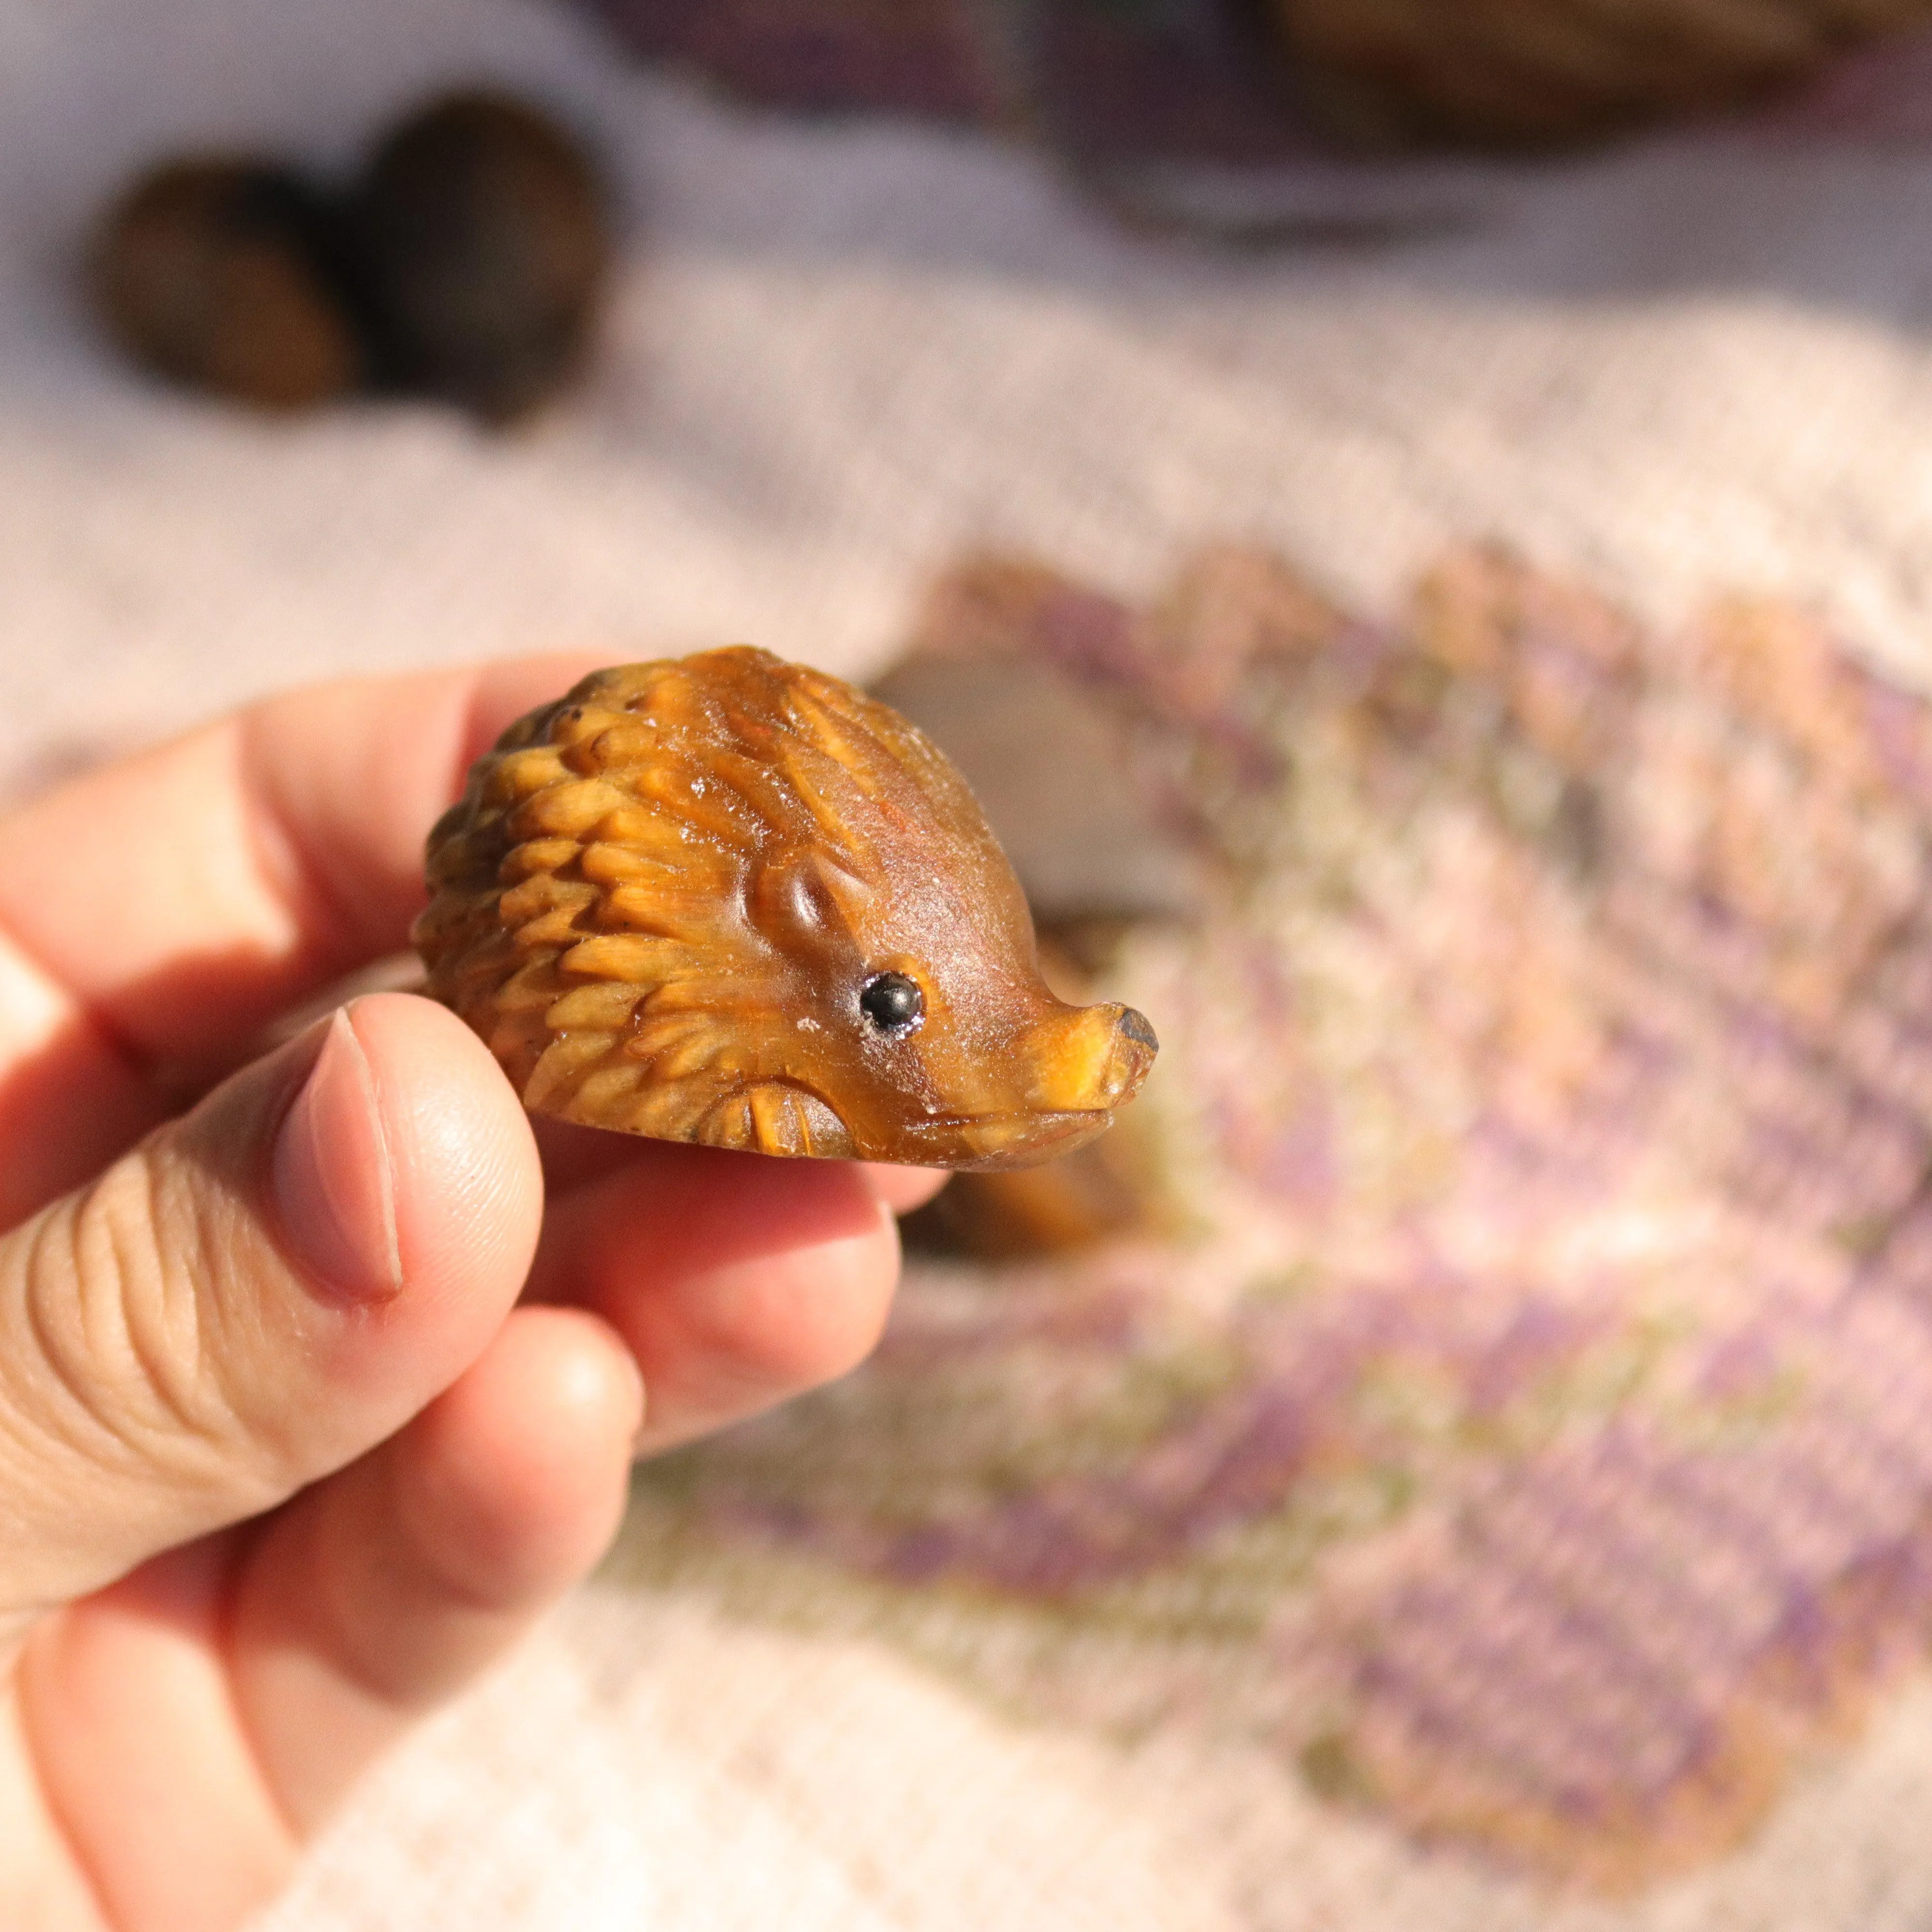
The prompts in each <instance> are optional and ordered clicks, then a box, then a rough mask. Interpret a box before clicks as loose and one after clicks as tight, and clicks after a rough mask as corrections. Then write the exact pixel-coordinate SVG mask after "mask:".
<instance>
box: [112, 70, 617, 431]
mask: <svg viewBox="0 0 1932 1932" xmlns="http://www.w3.org/2000/svg"><path fill="white" fill-rule="evenodd" d="M610 248H611V244H610V232H609V209H608V196H607V190H605V187H604V184H603V183H602V181H601V179H600V178H599V175H598V169H597V168H596V166H595V163H593V162H592V160H591V158H590V157H589V154H588V153H587V152H586V150H585V148H583V145H581V144H580V142H578V141H577V139H574V137H573V136H571V134H569V133H567V132H566V131H565V130H564V129H563V128H562V127H559V125H558V124H556V122H555V121H553V120H551V119H550V118H548V117H547V116H546V115H544V114H543V113H541V111H540V110H538V109H537V108H535V107H532V106H530V105H529V104H527V103H526V102H523V101H519V100H517V99H515V98H513V97H512V96H511V95H506V94H500V93H498V94H492V93H487V92H466V93H458V94H453V95H447V96H444V97H441V98H437V100H435V101H431V103H430V104H428V105H427V106H425V107H422V108H419V109H418V110H416V111H415V112H414V113H411V114H410V115H408V116H407V118H405V119H404V121H401V123H400V124H398V125H397V126H396V127H395V128H394V129H393V130H392V131H391V132H390V133H389V134H388V136H386V138H385V139H383V141H382V142H381V143H380V146H379V147H378V148H377V151H376V153H375V154H374V157H373V158H372V160H371V161H370V163H369V164H368V167H367V169H365V171H364V172H363V173H362V175H361V176H360V177H359V178H358V179H356V181H353V182H352V183H351V184H350V185H349V186H348V187H346V188H342V189H338V188H336V187H334V186H332V185H331V184H329V183H327V182H325V181H321V180H319V179H312V178H309V177H308V176H307V175H304V174H302V172H299V170H298V169H296V168H295V167H293V166H290V165H287V164H285V163H282V162H280V161H276V160H266V159H248V160H224V159H220V158H199V157H189V158H187V159H184V160H172V161H163V162H162V163H159V164H158V165H157V166H155V167H154V169H151V170H150V171H149V172H148V173H146V174H145V175H142V177H141V178H140V179H139V181H136V183H135V184H134V185H133V187H131V188H130V189H128V190H127V191H126V193H124V195H123V196H121V199H119V200H118V202H116V203H115V205H114V206H113V208H112V209H110V211H109V213H108V214H107V217H106V218H105V220H104V222H103V223H102V224H101V231H100V233H99V236H98V239H97V241H96V243H95V248H94V251H93V256H92V278H91V279H92V289H93V293H94V295H95V299H96V301H97V302H98V305H99V306H100V308H101V312H102V314H103V316H104V319H105V320H106V321H107V326H108V328H109V329H110V333H111V334H112V335H113V338H114V339H115V341H116V342H118V344H119V345H120V346H121V348H122V349H123V350H124V351H125V352H126V353H127V354H128V355H129V356H131V357H132V358H133V360H134V361H136V362H138V363H139V364H140V365H142V367H143V368H146V369H148V370H150V371H152V372H153V373H154V374H156V375H158V376H161V377H165V378H166V379H167V380H169V381H171V382H174V383H180V384H181V385H183V386H185V387H187V388H190V389H202V390H205V391H206V392H208V393H209V394H211V395H219V396H223V397H226V398H228V399H229V400H230V401H236V402H240V403H246V404H254V405H255V406H256V407H260V408H263V409H269V410H299V409H306V408H312V407H315V406H316V405H317V404H322V403H326V402H331V401H336V400H338V399H340V398H342V397H344V396H345V395H348V394H350V393H351V392H353V390H355V389H359V388H365V387H373V388H374V389H377V390H380V391H382V392H386V393H389V394H393V395H415V396H423V397H431V398H439V399H441V400H443V401H449V402H452V403H455V404H459V405H460V407H463V408H464V409H466V410H469V411H470V412H471V413H472V414H473V415H474V416H476V417H478V419H480V420H481V421H483V422H488V423H494V424H503V423H508V422H512V421H514V420H515V419H517V418H519V417H521V416H526V415H528V414H529V413H530V412H531V411H532V410H535V409H536V408H538V407H540V406H541V404H544V403H545V402H547V401H549V400H550V398H552V397H553V396H554V395H556V394H557V393H558V392H559V391H561V390H562V389H564V388H565V386H567V385H568V383H570V382H571V380H572V379H573V378H574V377H575V376H576V375H577V374H578V372H579V371H580V368H581V367H582V365H583V361H584V359H585V357H586V354H587V353H588V352H589V345H590V341H591V338H592V332H593V331H594V329H595V324H596V318H597V314H598V305H599V301H600V298H601V295H602V293H603V290H604V283H605V281H606V278H607V272H608V269H609V266H610Z"/></svg>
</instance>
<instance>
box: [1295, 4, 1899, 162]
mask: <svg viewBox="0 0 1932 1932" xmlns="http://www.w3.org/2000/svg"><path fill="white" fill-rule="evenodd" d="M1262 5H1263V6H1264V7H1265V9H1266V11H1267V13H1268V18H1269V20H1270V22H1271V25H1272V26H1273V27H1274V29H1275V31H1276V32H1277V34H1278V35H1279V44H1280V49H1281V52H1282V53H1283V56H1284V57H1285V58H1286V61H1287V62H1288V65H1289V70H1290V71H1291V72H1292V74H1294V76H1295V78H1296V80H1298V83H1299V84H1300V88H1301V98H1303V99H1304V101H1306V102H1307V105H1308V107H1309V109H1310V112H1311V113H1313V115H1315V116H1316V118H1317V119H1318V120H1319V121H1320V122H1321V124H1322V125H1323V126H1324V127H1328V128H1330V129H1332V130H1334V132H1335V133H1337V134H1338V135H1340V136H1343V138H1345V139H1352V140H1358V141H1361V142H1369V143H1377V144H1383V143H1407V144H1414V145H1428V144H1432V143H1442V142H1451V143H1467V144H1470V145H1475V146H1478V147H1485V148H1561V147H1566V146H1574V145H1577V144H1579V143H1581V142H1589V141H1594V140H1598V139H1604V138H1606V137H1607V136H1611V135H1615V134H1619V133H1624V132H1625V131H1627V130H1630V129H1632V128H1635V127H1645V126H1649V125H1651V124H1655V123H1657V122H1661V121H1673V120H1679V119H1684V118H1694V117H1697V116H1700V115H1712V114H1721V113H1726V112H1727V111H1730V110H1734V109H1736V108H1739V107H1747V106H1750V105H1751V104H1755V103H1757V102H1759V101H1763V100H1765V99H1766V98H1769V97H1771V96H1774V95H1778V94H1780V93H1782V92H1787V91H1789V90H1790V89H1793V88H1794V87H1796V86H1799V85H1800V84H1802V83H1804V82H1805V81H1808V80H1812V79H1814V78H1815V77H1817V75H1818V74H1820V72H1822V71H1823V69H1824V68H1825V67H1826V65H1827V64H1828V63H1829V62H1830V61H1831V60H1832V58H1833V57H1834V56H1835V55H1838V54H1841V53H1843V52H1845V51H1846V49H1849V48H1852V47H1855V46H1858V45H1860V44H1861V43H1863V42H1864V41H1867V40H1870V39H1872V38H1873V37H1876V36H1877V35H1879V34H1885V33H1887V32H1891V31H1897V30H1898V29H1899V28H1907V27H1912V26H1922V25H1923V24H1924V23H1925V22H1926V21H1927V20H1932V5H1927V0H1262Z"/></svg>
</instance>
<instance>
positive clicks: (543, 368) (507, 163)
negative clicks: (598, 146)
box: [348, 94, 610, 422]
mask: <svg viewBox="0 0 1932 1932" xmlns="http://www.w3.org/2000/svg"><path fill="white" fill-rule="evenodd" d="M604 202H605V193H604V187H603V185H602V184H601V181H599V179H598V174H597V170H596V169H595V167H594V166H592V163H591V161H590V159H589V156H588V155H587V154H586V153H585V151H584V150H583V148H582V147H581V145H580V144H579V143H578V142H576V141H574V139H572V138H571V136H569V135H568V134H567V133H565V132H564V131H563V130H562V128H560V127H558V126H557V125H556V123H555V122H554V121H551V120H550V119H549V118H547V117H546V116H545V115H542V114H541V113H538V111H537V110H535V108H533V107H529V106H527V105H526V104H524V103H523V102H522V101H517V100H514V99H512V98H510V97H508V95H493V94H460V95H452V96H451V97H449V98H447V99H446V100H443V101H437V102H434V103H433V104H431V105H430V106H428V107H425V108H423V109H422V110H419V112H418V113H415V114H413V115H410V117H409V118H407V120H405V121H404V122H403V123H402V124H401V126H400V127H397V128H396V129H395V131H394V132H393V133H391V134H390V135H389V137H388V139H386V140H385V141H384V142H383V143H382V145H381V146H380V148H378V149H377V153H376V155H375V157H374V160H372V161H371V163H370V165H369V168H368V173H367V175H366V176H365V178H364V180H363V181H362V184H361V185H360V187H359V189H358V190H357V191H356V193H355V195H354V196H353V202H352V205H351V211H350V217H349V221H348V229H349V233H350V237H351V242H352V248H351V256H350V260H351V263H352V272H353V275H354V276H355V278H356V293H357V295H358V297H359V302H360V305H361V309H362V314H363V315H364V317H365V320H366V323H367V326H368V330H369V337H370V343H371V349H372V351H373V353H374V356H375V361H376V369H377V380H379V381H380V383H382V384H383V385H384V386H386V387H390V388H394V389H398V390H401V392H404V393H405V394H419V395H430V396H440V397H443V398H446V399H447V400H449V401H452V402H455V403H458V404H461V405H462V406H463V407H465V408H466V409H469V410H472V411H473V412H475V414H476V415H478V416H481V417H482V418H483V419H484V420H486V421H488V422H506V421H508V420H511V419H514V418H515V417H517V416H522V415H524V414H526V413H527V412H529V410H532V409H534V408H535V407H537V406H538V405H539V404H541V403H543V402H544V401H546V400H547V399H548V398H550V396H552V395H554V394H556V392H557V391H558V390H559V389H562V387H563V386H565V384H566V383H568V382H569V380H571V377H573V376H574V375H575V374H576V373H577V371H578V369H579V368H580V366H581V365H582V363H583V358H584V356H585V355H586V353H587V352H588V350H589V341H590V336H591V332H592V326H593V325H594V323H595V317H596V311H597V305H598V297H599V296H600V295H601V293H602V290H603V287H604V281H605V278H606V275H607V272H608V269H609V266H610V236H609V232H608V223H607V219H606V211H605V207H604Z"/></svg>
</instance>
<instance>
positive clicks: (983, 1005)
mask: <svg viewBox="0 0 1932 1932" xmlns="http://www.w3.org/2000/svg"><path fill="white" fill-rule="evenodd" d="M429 883H430V891H431V895H432V896H431V904H430V905H429V907H428V909H427V910H425V912H424V913H423V915H422V917H421V918H420V919H419V920H418V921H417V923H416V933H415V938H416V945H417V947H418V948H419V950H420V951H421V952H422V956H423V958H424V960H425V963H426V964H427V965H428V968H429V986H428V990H429V992H431V995H434V997H435V998H438V999H440V1000H442V1001H444V1002H445V1003H446V1004H448V1005H449V1006H450V1007H453V1008H454V1009H455V1010H456V1012H458V1013H460V1015H461V1016H463V1019H465V1020H466V1021H467V1022H469V1025H471V1026H472V1027H473V1028H475V1030H476V1031H477V1032H478V1034H480V1035H481V1037H483V1039H484V1040H486V1041H487V1043H489V1045H490V1049H491V1051H492V1052H494V1054H495V1055H496V1058H497V1060H498V1061H499V1062H500V1064H502V1067H503V1069H504V1070H505V1072H506V1073H508V1075H509V1076H510V1079H511V1081H512V1082H514V1084H515V1085H516V1088H517V1091H518V1092H519V1093H520V1094H521V1095H522V1096H523V1103H524V1105H525V1106H526V1107H528V1108H529V1109H530V1110H531V1111H532V1112H535V1113H538V1114H546V1115H554V1116H556V1117H558V1118H562V1119H565V1120H569V1121H578V1122H580V1123H582V1124H585V1125H587V1126H590V1127H612V1128H616V1129H619V1130H622V1131H624V1132H625V1133H637V1134H647V1135H651V1136H655V1137H657V1138H659V1139H667V1140H681V1141H694V1142H701V1143H703V1145H707V1146H712V1147H722V1148H745V1149H753V1150H756V1151H759V1152H762V1153H765V1154H805V1155H818V1156H825V1157H857V1158H859V1159H862V1160H882V1161H897V1162H903V1163H907V1164H909V1165H912V1166H929V1167H953V1168H968V1169H995V1168H1008V1167H1019V1166H1027V1165H1029V1164H1031V1163H1033V1162H1035V1161H1039V1160H1047V1159H1049V1158H1051V1157H1052V1156H1054V1155H1055V1154H1061V1153H1064V1152H1066V1151H1068V1150H1070V1149H1071V1148H1075V1147H1077V1146H1079V1145H1081V1144H1082V1143H1083V1142H1086V1141H1088V1140H1090V1139H1092V1138H1093V1137H1094V1135H1096V1134H1097V1133H1100V1131H1101V1130H1102V1129H1103V1128H1104V1127H1106V1126H1107V1125H1108V1124H1109V1122H1110V1121H1111V1120H1112V1116H1113V1113H1114V1110H1115V1109H1116V1108H1118V1107H1119V1106H1122V1105H1123V1104H1124V1103H1125V1102H1127V1100H1130V1099H1132V1097H1133V1095H1134V1094H1135V1093H1136V1091H1137V1090H1138V1089H1139V1086H1140V1085H1141V1082H1142V1080H1143V1079H1145V1077H1146V1074H1147V1071H1148V1068H1149V1067H1150V1066H1151V1065H1152V1064H1153V1061H1154V1053H1155V1051H1156V1042H1155V1039H1154V1030H1153V1028H1151V1027H1150V1026H1149V1025H1148V1022H1147V1021H1146V1020H1145V1019H1143V1018H1142V1016H1141V1015H1140V1014H1139V1013H1136V1012H1134V1011H1133V1009H1132V1008H1130V1007H1121V1006H1115V1005H1103V1006H1091V1007H1073V1006H1069V1005H1067V1004H1065V1003H1064V1002H1063V1001H1060V1000H1058V999H1057V998H1055V996H1054V995H1052V993H1051V992H1049V990H1048V989H1047V988H1046V985H1045V984H1044V983H1043V981H1042V980H1041V978H1040V971H1039V967H1038V963H1037V959H1036V956H1035V952H1034V935H1033V928H1032V923H1031V919H1030V918H1029V916H1028V911H1027V907H1026V902H1025V898H1024V896H1023V895H1022V892H1021V890H1020V888H1019V883H1018V882H1017V881H1016V879H1015V878H1014V877H1013V870H1012V868H1011V867H1010V865H1008V864H1007V860H1006V858H1005V856H1004V853H1002V852H1001V850H1000V847H999V845H998V842H997V841H995V838H994V837H993V835H992V832H990V831H989V829H988V828H987V826H986V820H985V818H984V817H983V815H982V814H981V812H980V808H979V805H977V802H975V800H974V797H973V794H972V793H971V791H970V790H968V788H967V786H966V784H965V780H964V779H962V778H961V777H960V775H959V773H958V772H957V771H956V770H955V769H954V768H953V766H952V765H951V764H950V763H949V762H948V760H947V759H946V757H944V755H943V754H941V752H940V751H939V750H938V748H936V747H935V745H933V744H932V741H931V740H930V739H928V738H927V737H926V736H924V734H923V733H921V732H919V730H916V729H915V728H914V727H913V726H912V725H911V724H908V723H907V721H906V720H905V719H904V718H901V716H900V715H898V713H897V712H895V711H893V710H892V709H889V707H887V706H885V705H883V704H880V703H877V701H876V700H873V699H871V698H868V697H865V695H864V694H862V693H861V692H859V691H856V690H854V689H853V688H852V687H851V686H850V685H847V684H844V683H842V682H840V681H839V680H838V679H836V678H833V677H829V676H826V675H824V674H823V673H820V672H818V671H814V670H808V669H806V668H805V667H802V666H800V665H796V664H784V663H781V661H779V660H778V658H775V657H773V656H772V655H770V654H769V652H764V651H759V650H752V649H747V648H742V647H741V648H736V649H729V650H719V651H709V652H703V653H702V654H700V655H697V656H695V657H690V658H682V659H679V660H667V661H662V662H659V663H654V664H628V665H624V666H621V667H618V668H616V669H614V670H604V671H600V672H598V673H596V674H595V676H592V677H589V678H586V679H585V680H584V681H583V682H582V683H580V685H577V688H575V689H574V690H573V691H571V692H570V693H569V694H568V695H567V696H566V697H562V698H560V699H559V700H557V701H556V703H552V704H549V705H546V706H544V707H543V708H542V709H541V710H538V711H535V712H532V713H531V714H530V715H529V716H528V717H526V718H523V719H522V720H521V721H520V722H519V723H517V724H514V725H513V726H511V728H510V729H509V730H508V731H507V732H505V733H504V735H503V736H502V738H501V739H499V741H498V742H497V745H496V748H495V750H493V751H491V752H490V753H489V754H487V756H486V757H483V758H481V759H480V760H478V763H477V764H476V766H475V769H473V770H472V772H471V773H470V776H469V785H468V788H467V789H466V791H465V793H464V794H463V797H462V799H460V801H459V802H458V804H457V805H455V807H454V808H452V810H451V811H449V812H447V813H446V814H444V816H443V818H442V820H440V822H439V823H438V824H437V826H436V829H435V830H434V832H432V833H431V835H430V844H429Z"/></svg>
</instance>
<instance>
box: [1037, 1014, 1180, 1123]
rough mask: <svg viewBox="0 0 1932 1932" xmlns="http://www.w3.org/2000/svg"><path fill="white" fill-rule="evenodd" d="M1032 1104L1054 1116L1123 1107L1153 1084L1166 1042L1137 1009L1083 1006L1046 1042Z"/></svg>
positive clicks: (1057, 1027)
mask: <svg viewBox="0 0 1932 1932" xmlns="http://www.w3.org/2000/svg"><path fill="white" fill-rule="evenodd" d="M1040 1046H1041V1050H1040V1052H1039V1053H1038V1055H1037V1058H1036V1059H1035V1061H1034V1077H1033V1082H1032V1087H1031V1091H1030V1092H1029V1094H1028V1100H1029V1101H1030V1102H1031V1103H1032V1105H1033V1106H1035V1107H1037V1108H1039V1109H1041V1110H1042V1111H1043V1112H1049V1113H1084V1112H1091V1111H1094V1110H1096V1109H1109V1108H1114V1107H1118V1106H1120V1105H1121V1103H1123V1102H1124V1101H1127V1100H1131V1099H1132V1098H1133V1096H1134V1094H1136V1092H1137V1091H1139V1087H1140V1084H1141V1082H1142V1081H1143V1080H1145V1079H1146V1078H1147V1076H1148V1068H1149V1067H1151V1066H1152V1065H1153V1064H1154V1055H1155V1054H1156V1053H1157V1052H1158V1051H1159V1049H1160V1041H1159V1040H1157V1039H1156V1038H1155V1037H1154V1028H1152V1027H1151V1026H1150V1025H1148V1022H1147V1020H1146V1019H1145V1016H1143V1015H1142V1014H1140V1013H1136V1012H1135V1011H1134V1010H1133V1007H1117V1006H1106V1007H1082V1008H1081V1009H1080V1010H1079V1012H1077V1013H1072V1014H1070V1015H1069V1016H1067V1019H1065V1020H1064V1021H1062V1022H1059V1023H1058V1025H1055V1027H1054V1028H1053V1029H1052V1034H1051V1035H1050V1036H1049V1037H1048V1038H1047V1039H1046V1040H1044V1041H1043V1042H1041V1043H1040Z"/></svg>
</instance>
